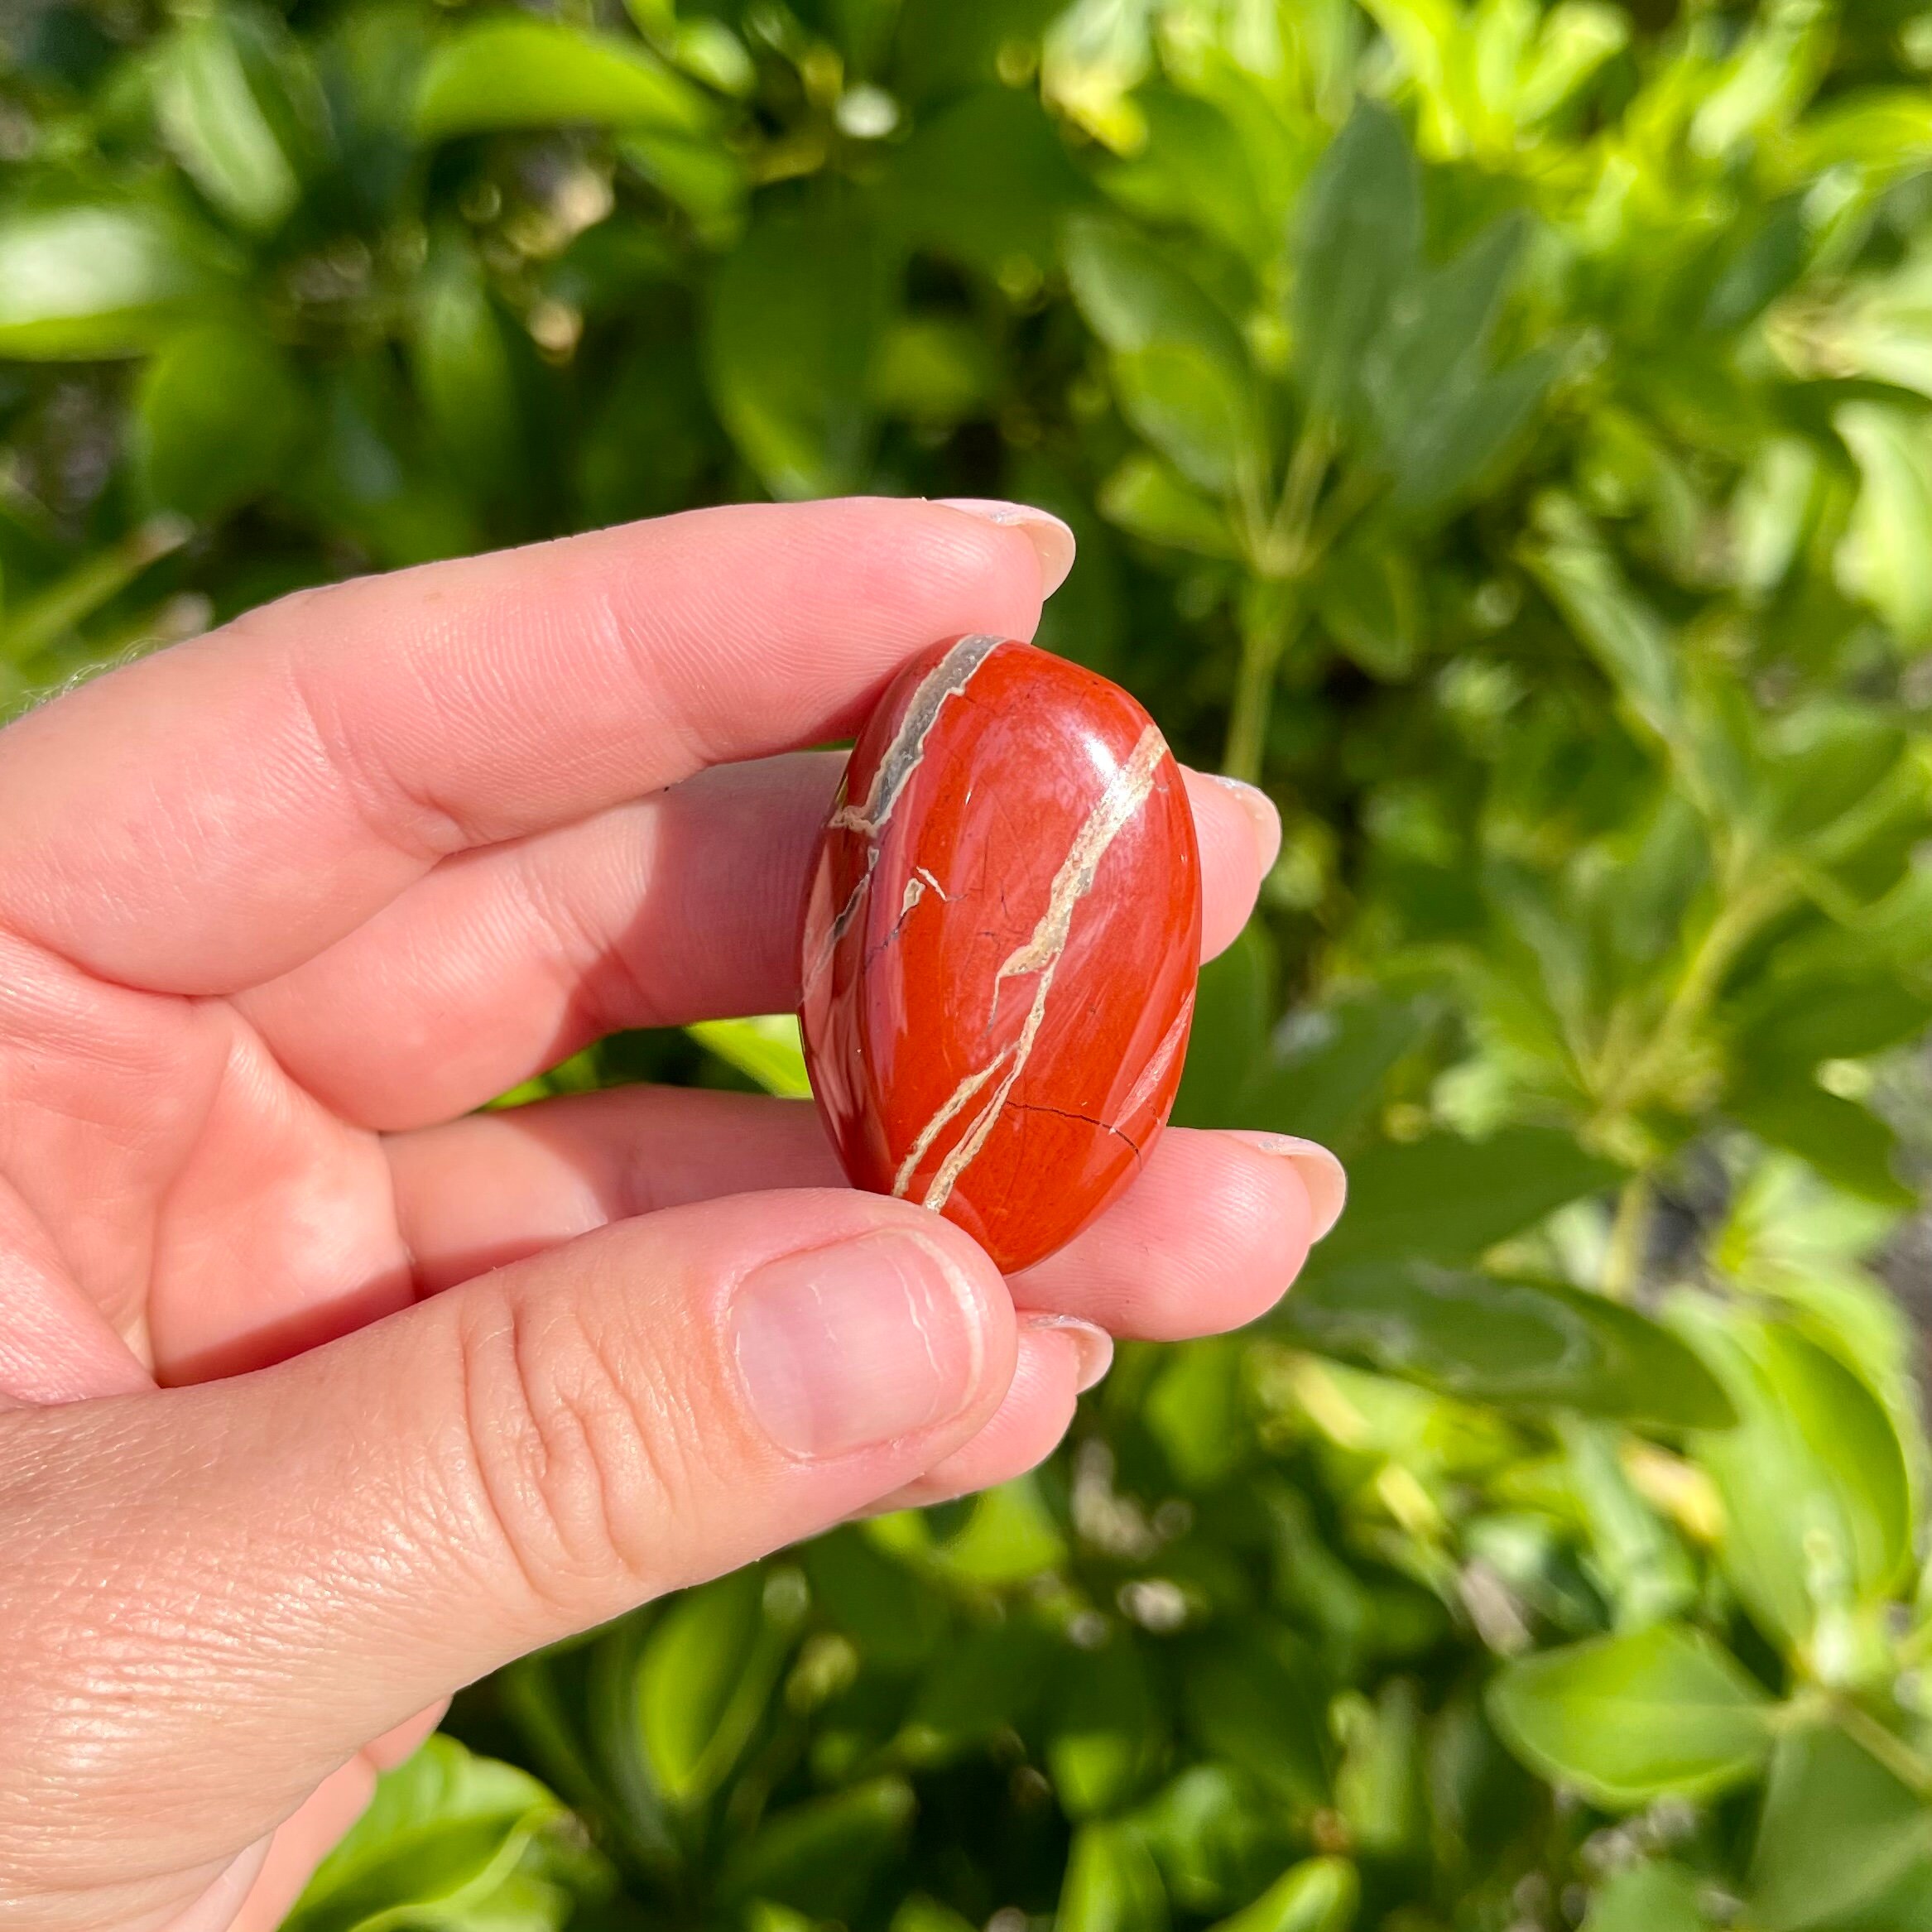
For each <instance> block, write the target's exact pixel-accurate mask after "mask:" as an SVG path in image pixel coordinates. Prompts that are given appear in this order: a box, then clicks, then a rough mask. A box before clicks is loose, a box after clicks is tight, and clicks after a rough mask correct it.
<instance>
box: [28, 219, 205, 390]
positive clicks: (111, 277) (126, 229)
mask: <svg viewBox="0 0 1932 1932" xmlns="http://www.w3.org/2000/svg"><path fill="white" fill-rule="evenodd" d="M208 294H209V277H208V275H207V273H206V272H205V271H204V269H203V268H202V267H201V266H200V264H199V262H198V261H197V260H196V259H195V256H194V255H193V254H192V253H191V252H190V250H189V248H187V247H186V246H185V243H184V242H183V239H182V237H181V235H180V231H179V230H178V229H177V228H175V225H174V224H173V223H171V222H169V221H168V220H167V219H166V218H164V217H163V216H162V215H161V214H159V213H158V212H156V210H153V209H147V208H142V207H140V206H137V205H132V204H113V203H103V204H76V205H73V206H70V207H65V208H51V209H36V210H32V211H31V212H30V211H26V210H21V211H17V212H14V213H12V214H4V215H0V355H6V356H17V357H23V358H29V359H31V360H36V361H37V360H41V359H43V358H44V359H46V360H49V361H55V362H63V361H84V360H91V359H92V358H95V357H99V356H124V355H138V354H140V353H142V352H143V351H144V350H147V349H149V348H153V347H154V346H155V344H156V343H157V342H158V341H159V340H160V339H161V338H162V336H163V335H164V334H166V331H167V329H168V326H169V324H170V322H171V320H172V319H173V318H174V317H175V316H178V315H180V314H181V313H182V312H183V311H184V310H186V309H187V307H188V306H189V305H190V303H192V302H195V301H196V300H199V299H203V298H204V297H205V296H207V295H208Z"/></svg>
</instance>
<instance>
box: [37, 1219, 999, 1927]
mask: <svg viewBox="0 0 1932 1932" xmlns="http://www.w3.org/2000/svg"><path fill="white" fill-rule="evenodd" d="M1014 1353H1015V1338H1014V1321H1013V1314H1012V1307H1011V1305H1010V1303H1009V1301H1008V1299H1007V1292H1006V1287H1005V1284H1004V1282H1003V1281H1002V1279H1001V1277H1000V1276H999V1274H998V1273H997V1271H996V1270H995V1269H994V1267H993V1266H992V1262H990V1261H989V1260H988V1258H987V1257H986V1256H985V1255H984V1254H983V1252H981V1251H980V1250H979V1248H978V1247H976V1246H975V1245H974V1244H973V1242H971V1241H970V1240H968V1238H966V1237H965V1236H964V1235H963V1234H961V1233H959V1231H958V1230H957V1229H955V1228H952V1227H951V1226H949V1224H947V1223H945V1222H944V1221H941V1220H940V1218H938V1217H937V1216H935V1215H932V1214H927V1213H926V1212H925V1210H923V1209H918V1208H915V1207H912V1206H911V1205H909V1204H905V1203H902V1202H898V1201H892V1200H887V1199H880V1198H878V1197H876V1196H872V1195H867V1194H851V1193H845V1192H834V1191H824V1192H810V1193H789V1194H786V1193H775V1194H758V1195H755V1196H746V1197H741V1198H738V1199H730V1200H721V1201H712V1202H707V1203H704V1204H699V1205H695V1206H691V1207H686V1208H679V1209H671V1210H669V1211H667V1212H665V1213H663V1214H655V1215H652V1216H650V1217H648V1218H645V1219H642V1220H639V1221H634V1222H629V1223H619V1224H618V1225H616V1226H614V1227H611V1228H605V1229H603V1230H600V1231H599V1232H598V1233H594V1234H591V1235H587V1236H585V1237H584V1238H581V1239H579V1240H578V1241H575V1242H570V1244H568V1245H567V1246H565V1247H560V1248H558V1249H555V1250H553V1251H551V1252H549V1253H547V1254H545V1255H542V1256H540V1257H535V1258H533V1259H531V1260H530V1261H528V1262H519V1263H517V1264H516V1265H514V1266H509V1267H506V1268H502V1269H500V1270H498V1271H496V1272H495V1273H493V1274H491V1275H488V1276H483V1277H482V1278H481V1279H479V1280H478V1281H473V1282H470V1283H468V1284H466V1285H465V1286H463V1287H460V1288H457V1289H454V1290H450V1291H449V1292H448V1293H446V1294H445V1295H440V1296H437V1297H436V1298H435V1299H434V1300H430V1301H426V1302H424V1303H421V1304H420V1305H417V1306H416V1307H415V1308H412V1309H410V1310H406V1312H404V1313H402V1314H399V1315H396V1316H393V1317H392V1318H390V1319H387V1320H386V1321H382V1322H380V1323H377V1324H375V1325H373V1326H372V1327H370V1328H368V1329H363V1330H362V1331H360V1332H359V1333H358V1334H353V1335H351V1336H348V1337H345V1338H344V1339H343V1340H341V1341H339V1342H337V1343H331V1344H330V1345H329V1346H328V1347H326V1348H320V1349H317V1350H315V1351H314V1352H313V1353H310V1354H308V1355H305V1356H300V1357H297V1358H294V1359H293V1360H291V1361H289V1362H283V1363H281V1364H279V1365H278V1366H276V1367H272V1368H269V1369H264V1370H262V1371H259V1372H256V1373H254V1374H251V1375H247V1376H243V1377H236V1378H235V1379H233V1380H232V1381H229V1382H217V1383H211V1384H208V1385H205V1386H203V1387H196V1388H190V1389H181V1390H174V1391H161V1392H158V1393H150V1394H143V1395H138V1396H117V1397H114V1398H112V1399H109V1400H105V1401H94V1402H82V1403H74V1404H72V1405H70V1406H66V1407H65V1408H60V1409H50V1410H42V1411H35V1412H26V1411H22V1412H17V1413H14V1414H10V1415H0V1543H3V1545H4V1546H5V1547H6V1549H7V1585H6V1588H5V1591H4V1593H0V1730H4V1731H5V1733H6V1734H7V1736H8V1737H10V1738H13V1739H20V1738H22V1737H27V1738H31V1739H32V1740H33V1743H32V1746H31V1748H30V1750H29V1752H28V1753H27V1757H26V1761H27V1762H28V1763H29V1764H30V1765H31V1766H32V1775H31V1776H29V1777H27V1778H26V1779H25V1780H24V1781H23V1780H21V1779H17V1778H9V1779H7V1780H0V1843H3V1844H6V1845H7V1846H8V1847H9V1848H10V1851H11V1852H16V1853H17V1852H18V1850H19V1849H20V1848H21V1847H22V1846H23V1845H25V1846H28V1847H31V1848H33V1849H32V1851H31V1854H30V1856H29V1858H28V1859H27V1861H26V1865H25V1866H22V1865H19V1864H15V1865H11V1866H9V1867H7V1872H6V1874H5V1875H0V1907H4V1906H5V1905H6V1904H7V1900H8V1895H9V1892H10V1889H11V1888H12V1887H13V1886H19V1885H22V1884H24V1885H25V1886H26V1892H27V1895H28V1896H38V1897H40V1898H41V1899H43V1900H44V1899H46V1898H47V1897H48V1896H50V1895H51V1896H66V1897H70V1898H72V1897H75V1896H83V1895H84V1896H88V1897H89V1900H90V1908H89V1915H87V1917H86V1918H85V1920H84V1922H87V1923H102V1922H112V1923H114V1924H120V1925H132V1924H134V1923H136V1922H137V1920H139V1919H141V1918H142V1917H144V1916H145V1915H146V1913H147V1910H148V1909H149V1908H150V1907H151V1908H152V1909H153V1910H155V1911H156V1913H157V1914H158V1915H160V1916H165V1915H166V1913H165V1910H163V1908H165V1907H168V1906H174V1907H179V1906H180V1905H181V1904H183V1903H185V1899H186V1897H187V1896H192V1894H193V1891H195V1889H198V1888H199V1886H204V1885H205V1884H206V1883H207V1882H208V1880H209V1877H210V1876H211V1875H212V1872H213V1871H214V1870H215V1869H218V1868H219V1864H220V1862H221V1861H223V1859H225V1858H231V1857H233V1854H234V1853H237V1852H238V1851H239V1850H241V1849H242V1848H243V1847H244V1846H246V1845H248V1844H249V1843H252V1842H253V1841H254V1840H256V1839H257V1838H260V1837H262V1835H263V1833H265V1832H267V1831H268V1830H270V1829H272V1828H273V1827H274V1825H275V1824H277V1823H278V1822H279V1821H280V1820H281V1818H283V1817H285V1816H286V1815H287V1814H289V1813H291V1812H292V1811H293V1810H294V1809H296V1805H298V1804H299V1803H300V1801H301V1800H302V1799H303V1798H304V1797H305V1795H306V1794H307V1793H308V1791H309V1790H311V1789H312V1788H313V1787H314V1786H315V1785H316V1784H317V1783H319V1782H320V1780H321V1779H322V1778H323V1777H324V1776H326V1775H328V1773H329V1771H332V1770H334V1768H335V1767H336V1766H338V1765H339V1764H341V1763H343V1762H344V1761H346V1760H347V1759H348V1757H350V1756H351V1755H352V1754H353V1752H355V1751H356V1750H357V1749H358V1748H359V1747H361V1746H362V1745H363V1743H365V1742H367V1741H368V1739H369V1738H371V1737H374V1736H376V1735H377V1733H381V1732H382V1731H384V1730H387V1728H390V1727H391V1726H392V1725H394V1724H396V1723H398V1722H399V1721H400V1720H401V1719H402V1718H405V1717H406V1716H407V1715H408V1714H409V1713H411V1712H413V1711H416V1710H419V1709H421V1707H422V1706H423V1705H425V1704H429V1703H430V1702H432V1701H433V1700H434V1699H436V1698H438V1697H440V1696H441V1695H443V1694H445V1693H446V1692H448V1691H449V1690H451V1689H455V1688H456V1687H458V1686H459V1685H461V1684H464V1683H467V1682H469V1680H472V1679H473V1678H476V1677H478V1676H480V1675H483V1674H484V1673H485V1672H487V1671H488V1670H493V1669H494V1668H495V1667H496V1666H497V1665H500V1664H502V1663H503V1662H505V1661H507V1660H509V1659H510V1658H512V1657H514V1656H518V1655H521V1653H523V1652H525V1651H529V1650H531V1649H533V1648H535V1647H536V1646H539V1645H541V1644H545V1643H548V1642H551V1641H555V1640H557V1639H559V1638H561V1637H563V1636H567V1635H570V1634H571V1633H573V1632H577V1631H579V1630H583V1629H586V1628H589V1627H591V1626H592V1625H594V1624H597V1623H599V1622H603V1621H605V1620H606V1619H608V1618H609V1617H613V1616H615V1615H617V1614H618V1613H619V1612H622V1611H623V1610H625V1609H627V1608H630V1607H631V1606H632V1605H634V1604H636V1603H639V1602H640V1601H642V1600H643V1599H645V1598H648V1597H651V1596H653V1595H656V1594H657V1593H661V1592H662V1591H665V1590H668V1589H672V1588H676V1587H678V1586H679V1585H681V1584H689V1583H692V1582H694V1581H696V1580H698V1579H701V1578H704V1577H709V1576H713V1575H715V1574H718V1573H720V1572H722V1571H724V1570H727V1569H732V1568H734V1567H735V1566H737V1565H738V1564H743V1563H745V1562H747V1561H748V1560H752V1558H755V1557H757V1556H759V1555H763V1554H764V1553H765V1552H767V1551H768V1550H772V1549H774V1548H776V1547H777V1546H778V1545H781V1544H784V1543H787V1542H790V1541H792V1540H795V1539H796V1538H799V1537H801V1536H807V1535H810V1533H812V1532H813V1531H816V1530H818V1529H820V1528H823V1527H825V1526H829V1525H830V1524H832V1523H834V1522H836V1521H839V1520H840V1519H842V1518H843V1517H845V1516H849V1515H851V1514H853V1512H854V1511H858V1510H860V1509H863V1508H864V1507H866V1506H867V1505H868V1504H869V1503H872V1502H876V1501H877V1500H878V1499H879V1498H881V1497H885V1496H887V1495H888V1494H889V1493H891V1492H892V1491H894V1490H895V1489H896V1488H898V1487H901V1486H902V1485H903V1484H905V1483H908V1482H911V1480H913V1479H914V1478H916V1477H917V1476H919V1475H920V1473H922V1472H923V1471H924V1470H925V1469H926V1468H928V1467H930V1465H931V1464H932V1463H934V1462H935V1461H937V1460H938V1459H940V1458H941V1457H943V1456H944V1455H946V1454H949V1453H950V1452H951V1451H952V1450H954V1449H956V1448H958V1447H959V1445H960V1444H963V1443H964V1442H965V1441H967V1440H968V1439H969V1438H970V1437H971V1436H972V1435H973V1434H974V1433H975V1431H976V1430H978V1428H979V1427H980V1426H981V1425H983V1423H984V1422H985V1421H986V1420H988V1418H990V1417H991V1415H992V1413H993V1411H994V1410H995V1409H996V1408H997V1406H998V1404H999V1401H1000V1399H1001V1397H1002V1394H1003V1393H1004V1391H1005V1390H1006V1387H1007V1383H1008V1382H1009V1380H1010V1378H1011V1377H1012V1368H1013V1362H1014ZM23 1871H24V1872H28V1873H30V1874H31V1876H30V1877H27V1878H26V1879H24V1880H23V1879H22V1877H21V1876H20V1874H21V1873H22V1872H23ZM177 1882H178V1884H179V1886H180V1887H181V1888H183V1889H182V1890H181V1891H179V1892H177V1890H176V1887H177ZM110 1908H111V1909H110ZM103 1914H104V1916H103ZM29 1916H30V1918H31V1908H30V1912H29ZM33 1922H35V1923H39V1922H40V1921H38V1920H34V1921H33ZM50 1922H51V1921H50ZM75 1922H76V1923H79V1922H83V1921H82V1920H76V1921H75Z"/></svg>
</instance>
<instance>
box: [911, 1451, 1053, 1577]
mask: <svg viewBox="0 0 1932 1932" xmlns="http://www.w3.org/2000/svg"><path fill="white" fill-rule="evenodd" d="M934 1555H935V1558H936V1559H937V1560H938V1561H939V1562H940V1564H943V1565H944V1567H945V1569H947V1570H949V1572H950V1573H951V1574H953V1575H954V1576H956V1577H960V1578H964V1579H968V1580H969V1581H971V1582H973V1583H978V1584H987V1585H989V1586H992V1587H995V1588H997V1586H999V1585H1001V1584H1017V1583H1022V1582H1024V1581H1026V1579H1028V1578H1030V1577H1035V1576H1038V1575H1039V1574H1040V1573H1041V1572H1042V1571H1044V1570H1049V1569H1052V1568H1053V1567H1054V1566H1055V1564H1057V1563H1059V1562H1060V1560H1061V1559H1062V1558H1063V1557H1064V1556H1065V1555H1066V1545H1065V1543H1064V1542H1063V1541H1062V1540H1061V1537H1060V1530H1059V1528H1058V1526H1056V1525H1055V1522H1054V1520H1053V1518H1052V1517H1051V1516H1050V1515H1049V1514H1048V1513H1047V1511H1046V1507H1045V1504H1044V1503H1043V1502H1041V1500H1040V1487H1039V1484H1038V1483H1036V1481H1035V1480H1034V1478H1032V1476H1031V1474H1029V1475H1025V1476H1021V1477H1016V1478H1015V1479H1014V1480H1013V1481H1012V1482H1011V1483H1000V1484H999V1485H998V1486H997V1487H995V1488H992V1489H987V1490H983V1491H982V1492H980V1494H979V1495H978V1497H977V1498H976V1499H975V1500H974V1501H973V1503H972V1505H971V1506H970V1509H969V1511H968V1516H967V1518H966V1526H965V1527H964V1529H962V1530H961V1531H959V1533H958V1534H957V1535H956V1536H951V1537H949V1538H948V1539H947V1540H945V1541H944V1542H943V1543H941V1544H940V1545H939V1546H938V1548H937V1549H936V1550H935V1552H934Z"/></svg>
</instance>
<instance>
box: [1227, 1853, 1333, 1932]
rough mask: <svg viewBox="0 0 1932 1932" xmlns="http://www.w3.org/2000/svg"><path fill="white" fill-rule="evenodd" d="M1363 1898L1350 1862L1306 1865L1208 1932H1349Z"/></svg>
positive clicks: (1316, 1861) (1309, 1861) (1293, 1867)
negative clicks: (1356, 1909)
mask: <svg viewBox="0 0 1932 1932" xmlns="http://www.w3.org/2000/svg"><path fill="white" fill-rule="evenodd" d="M1361 1893H1362V1886H1361V1883H1360V1881H1359V1880H1358V1879H1357V1877H1356V1876H1355V1867H1353V1865H1351V1864H1350V1863H1349V1862H1348V1860H1347V1859H1345V1858H1308V1859H1305V1860H1304V1861H1303V1862H1301V1863H1300V1864H1299V1865H1291V1866H1290V1867H1289V1868H1288V1869H1287V1870H1286V1872H1283V1873H1282V1874H1281V1877H1279V1878H1277V1879H1276V1881H1275V1882H1274V1883H1273V1884H1272V1885H1271V1886H1269V1887H1268V1889H1267V1890H1266V1891H1264V1892H1263V1893H1262V1896H1260V1897H1259V1898H1257V1899H1256V1900H1255V1901H1254V1902H1253V1903H1252V1905H1247V1906H1242V1909H1241V1910H1239V1911H1238V1912H1236V1913H1235V1914H1234V1915H1233V1917H1231V1918H1227V1919H1223V1920H1221V1921H1220V1923H1219V1924H1218V1925H1214V1926H1213V1927H1211V1928H1210V1932H1348V1927H1349V1926H1350V1925H1353V1923H1354V1920H1355V1907H1356V1905H1357V1903H1358V1901H1359V1899H1360V1897H1361Z"/></svg>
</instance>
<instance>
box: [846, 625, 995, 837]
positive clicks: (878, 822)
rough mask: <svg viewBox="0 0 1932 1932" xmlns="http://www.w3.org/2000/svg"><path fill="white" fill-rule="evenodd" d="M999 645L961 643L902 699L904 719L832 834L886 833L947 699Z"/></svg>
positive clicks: (988, 640)
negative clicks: (869, 779)
mask: <svg viewBox="0 0 1932 1932" xmlns="http://www.w3.org/2000/svg"><path fill="white" fill-rule="evenodd" d="M999 643H1000V640H999V639H998V638H997V637H988V636H984V635H981V636H978V637H962V638H961V639H960V640H959V642H958V643H957V644H955V645H954V646H953V648H952V649H951V650H950V651H948V652H947V653H946V655H945V656H944V657H942V658H941V659H940V661H939V662H938V663H937V664H935V666H933V667H932V669H931V670H929V671H928V672H927V673H926V674H925V676H924V677H922V678H921V679H920V680H919V682H918V684H917V685H916V686H915V687H914V688H913V693H912V695H911V698H910V699H907V701H906V715H905V716H904V717H903V718H901V719H900V720H899V728H898V729H897V730H896V732H894V733H892V743H890V744H889V745H887V747H886V748H885V751H884V752H883V753H882V755H881V757H880V758H879V762H878V763H877V765H876V766H875V767H873V769H872V783H871V785H869V786H867V788H866V795H865V797H864V798H863V800H861V801H860V802H859V803H858V805H841V806H840V807H839V810H837V811H835V812H834V813H833V815H832V816H831V818H830V819H828V820H827V821H826V822H827V824H828V825H829V827H830V829H832V830H834V831H837V832H863V834H865V836H866V837H867V838H868V839H876V838H877V836H878V835H879V834H880V833H881V832H882V831H884V830H885V829H886V822H887V819H890V818H891V817H892V808H893V806H894V805H897V804H898V802H899V798H900V795H901V793H902V792H903V791H905V790H906V785H907V784H908V782H909V781H911V777H912V774H913V773H914V772H915V771H917V770H918V769H919V763H920V759H922V758H923V757H925V742H926V740H927V739H928V738H930V737H931V736H932V728H933V727H934V726H935V724H937V723H939V721H940V712H941V711H942V710H943V709H944V707H945V702H946V700H947V699H949V698H956V697H958V696H959V694H960V692H962V691H963V690H965V689H966V687H967V685H969V684H970V683H972V681H973V673H974V672H975V671H977V670H978V669H979V667H980V666H981V665H983V664H984V663H985V662H986V661H987V659H988V656H991V655H992V652H993V651H995V650H996V649H997V647H998V646H999Z"/></svg>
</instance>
